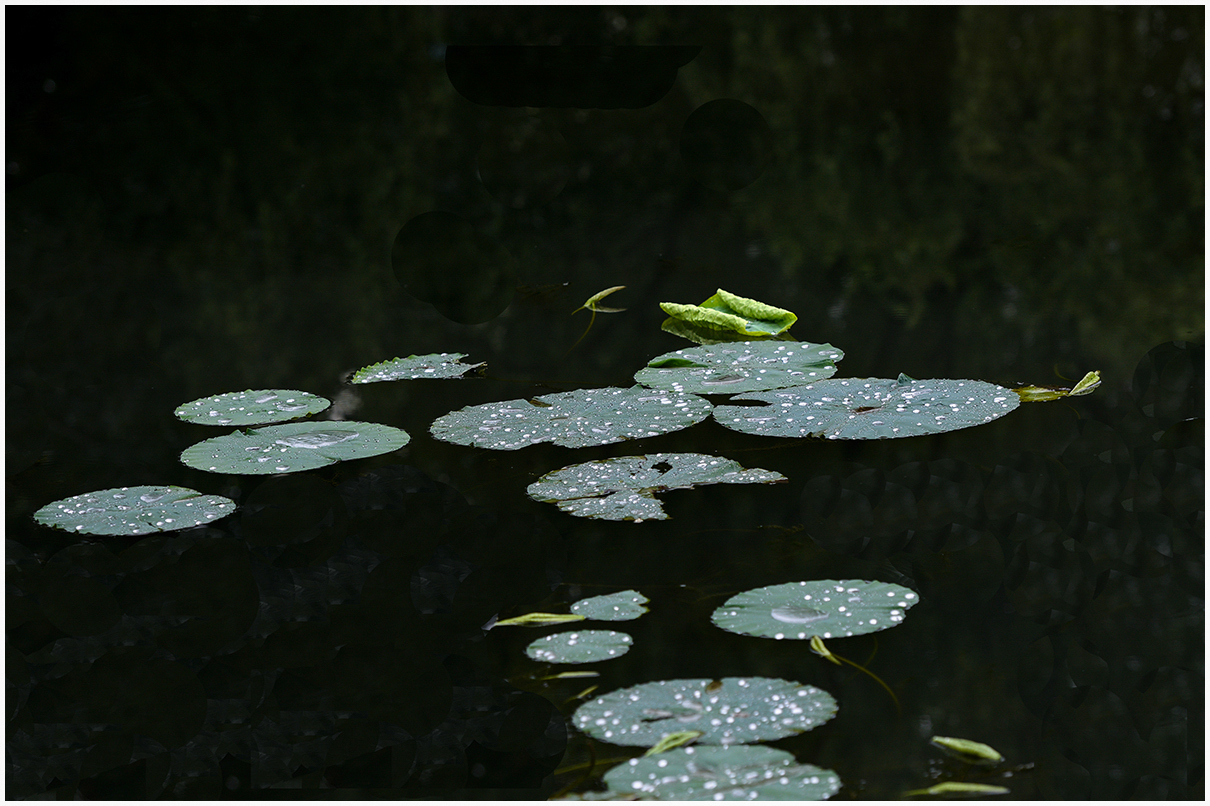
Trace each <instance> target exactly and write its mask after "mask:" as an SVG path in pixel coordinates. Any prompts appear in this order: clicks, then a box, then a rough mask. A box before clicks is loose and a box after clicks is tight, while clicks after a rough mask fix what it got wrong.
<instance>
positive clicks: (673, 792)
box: [604, 744, 840, 801]
mask: <svg viewBox="0 0 1210 806" xmlns="http://www.w3.org/2000/svg"><path fill="white" fill-rule="evenodd" d="M604 780H605V783H606V784H607V785H608V786H609V791H610V792H616V793H618V794H619V795H625V794H629V795H632V796H636V795H637V796H638V797H640V798H644V799H649V800H679V801H689V800H762V801H764V800H792V801H807V800H827V799H828V798H830V797H832V796H833V795H835V794H836V793H837V792H839V791H840V776H838V775H837V774H836V773H834V772H832V771H831V770H825V769H823V768H821V767H816V766H815V765H813V764H799V763H798V760H797V759H795V758H794V756H793V755H791V754H790V753H787V752H786V751H785V750H776V749H774V748H772V747H764V746H763V745H755V746H738V747H711V746H703V745H700V744H699V745H696V746H694V747H683V748H678V749H675V750H671V751H669V752H667V753H660V754H658V755H654V756H644V757H640V758H634V759H631V760H630V761H628V762H626V763H624V764H619V765H618V766H616V767H614V768H613V769H611V770H610V771H609V772H607V773H605V778H604Z"/></svg>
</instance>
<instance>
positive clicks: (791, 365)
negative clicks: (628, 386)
mask: <svg viewBox="0 0 1210 806" xmlns="http://www.w3.org/2000/svg"><path fill="white" fill-rule="evenodd" d="M842 358H844V353H843V352H842V351H840V350H838V349H836V348H835V347H833V346H832V345H830V344H812V343H811V342H806V341H804V342H788V341H761V342H751V341H743V342H731V343H729V344H719V345H715V346H711V347H690V348H688V349H685V350H676V351H674V352H671V353H664V354H663V355H661V356H658V357H657V358H653V359H651V361H649V362H647V366H646V367H645V368H644V369H640V370H639V371H638V372H636V373H635V375H634V379H635V380H636V381H637V382H639V383H641V384H642V385H643V386H647V387H650V388H652V389H670V390H672V391H674V392H691V393H693V394H698V395H718V394H734V393H740V392H762V391H767V390H769V389H782V388H785V387H787V386H802V385H803V384H808V383H812V382H814V381H822V380H824V379H826V378H830V377H832V376H833V375H835V374H836V362H837V361H839V360H840V359H842Z"/></svg>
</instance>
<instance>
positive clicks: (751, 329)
mask: <svg viewBox="0 0 1210 806" xmlns="http://www.w3.org/2000/svg"><path fill="white" fill-rule="evenodd" d="M660 308H662V309H663V310H664V313H666V314H668V315H669V316H671V317H672V318H673V319H683V320H685V321H686V322H690V323H693V324H699V325H705V326H707V327H713V328H718V329H719V330H725V331H732V332H735V333H740V334H744V335H755V336H773V335H777V334H778V333H781V332H783V331H785V330H788V329H789V327H790V326H791V325H793V324H794V323H795V322H796V321H798V317H797V316H796V315H795V314H793V313H791V312H790V311H787V310H784V309H782V308H775V307H774V306H772V305H767V304H765V303H763V302H759V301H757V300H754V299H748V298H747V297H740V296H737V295H735V294H731V293H729V292H727V291H724V290H723V289H721V288H720V289H718V292H717V293H716V294H715V295H714V296H712V297H710V299H708V300H706V301H705V302H703V303H702V304H701V305H682V304H680V303H676V302H661V303H660Z"/></svg>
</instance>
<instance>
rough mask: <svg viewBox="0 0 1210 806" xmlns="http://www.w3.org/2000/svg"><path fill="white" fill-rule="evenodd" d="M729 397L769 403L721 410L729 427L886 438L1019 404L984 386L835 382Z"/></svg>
mask: <svg viewBox="0 0 1210 806" xmlns="http://www.w3.org/2000/svg"><path fill="white" fill-rule="evenodd" d="M732 400H733V401H734V400H759V401H762V402H764V403H769V404H772V405H768V406H718V407H716V408H715V410H714V418H715V419H716V420H718V422H719V423H720V424H722V425H724V426H726V427H727V428H730V429H733V430H735V431H742V432H744V433H746V434H760V435H762V436H770V437H823V438H826V439H889V438H896V437H914V436H921V435H924V434H939V433H942V432H944V431H956V430H958V429H959V428H969V427H970V426H974V425H982V424H983V423H989V422H991V421H992V420H995V419H997V418H999V417H1003V416H1004V415H1005V414H1008V413H1009V412H1010V411H1012V410H1013V409H1015V408H1017V406H1018V405H1019V404H1020V402H1021V401H1020V398H1018V397H1017V395H1016V394H1014V393H1013V392H1012V391H1011V390H1009V389H1005V388H1004V387H1002V386H996V385H995V384H993V383H986V382H984V381H951V380H927V381H917V380H913V379H911V378H909V377H907V376H906V375H900V376H899V379H898V380H894V381H892V380H887V379H881V378H831V379H829V380H826V381H819V382H817V383H812V384H809V385H807V386H796V387H794V388H792V389H782V390H778V391H770V392H750V393H748V394H745V395H737V396H735V397H734V398H732Z"/></svg>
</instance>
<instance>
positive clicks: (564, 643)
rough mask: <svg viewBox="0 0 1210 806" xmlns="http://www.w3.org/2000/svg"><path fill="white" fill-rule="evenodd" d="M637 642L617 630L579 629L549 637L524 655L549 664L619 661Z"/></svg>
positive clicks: (528, 648)
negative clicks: (617, 659)
mask: <svg viewBox="0 0 1210 806" xmlns="http://www.w3.org/2000/svg"><path fill="white" fill-rule="evenodd" d="M633 643H634V639H633V638H631V637H630V636H629V635H627V634H626V633H624V632H616V631H614V630H576V631H575V632H560V633H555V634H554V635H547V636H544V637H542V638H539V639H538V640H536V641H534V642H533V643H531V644H530V645H529V646H527V647H526V648H525V654H526V655H529V657H531V658H533V659H534V660H537V661H544V662H546V663H595V662H597V661H602V660H612V659H613V658H620V657H622V656H623V655H625V654H626V653H627V652H629V651H630V646H631V644H633Z"/></svg>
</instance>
